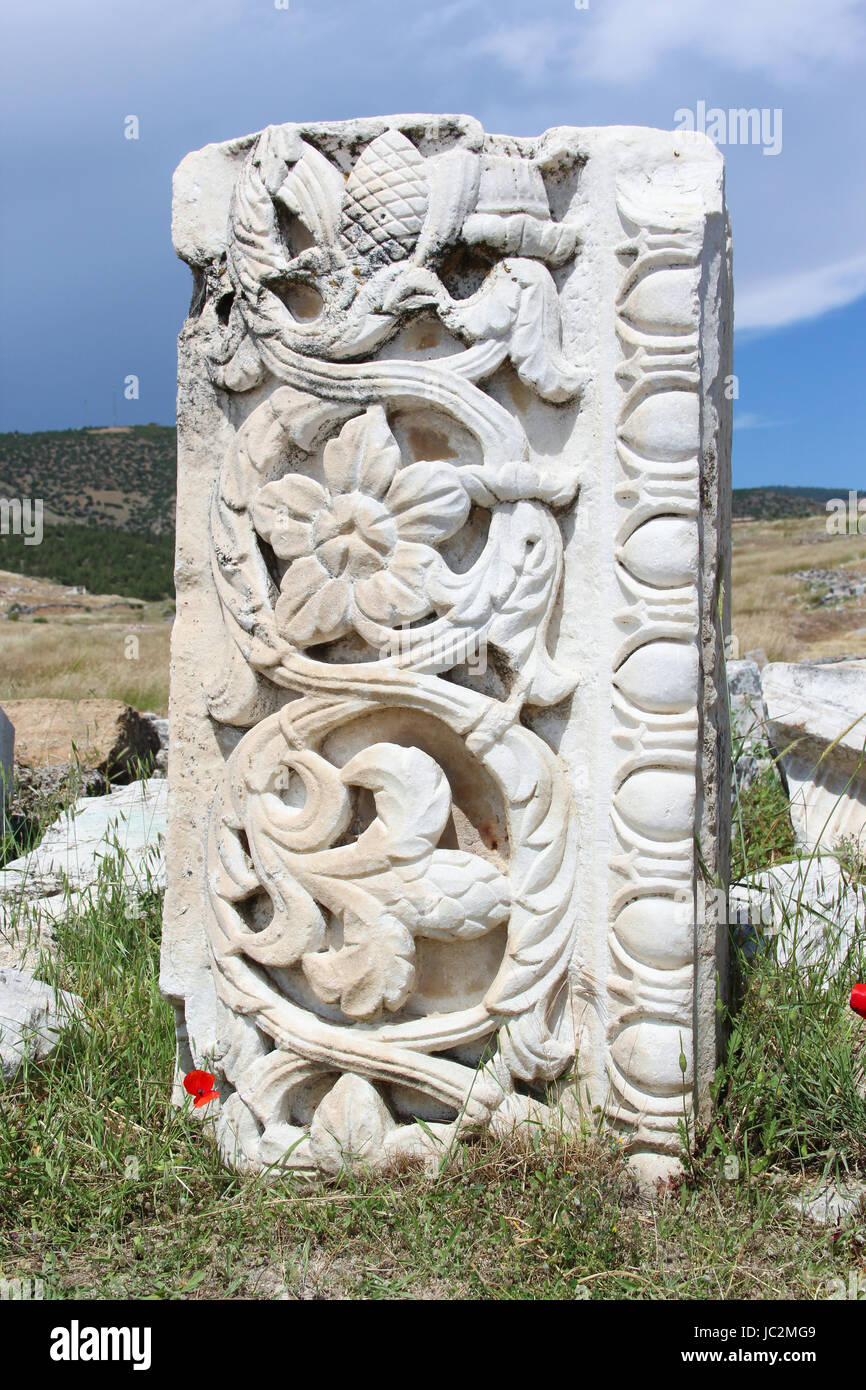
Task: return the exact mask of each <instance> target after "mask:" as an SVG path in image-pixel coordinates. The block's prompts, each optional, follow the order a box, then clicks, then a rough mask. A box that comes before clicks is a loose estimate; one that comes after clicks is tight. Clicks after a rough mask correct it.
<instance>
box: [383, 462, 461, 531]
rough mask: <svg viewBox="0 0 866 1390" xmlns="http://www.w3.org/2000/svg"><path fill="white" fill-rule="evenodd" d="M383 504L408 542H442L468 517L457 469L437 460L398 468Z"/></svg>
mask: <svg viewBox="0 0 866 1390" xmlns="http://www.w3.org/2000/svg"><path fill="white" fill-rule="evenodd" d="M385 501H386V504H387V506H388V507H389V508H390V510H391V512H392V513H393V516H394V520H395V521H396V523H397V529H398V530H399V532H400V535H401V537H402V538H403V539H404V540H407V541H428V542H432V543H433V544H435V543H436V542H437V541H444V540H445V539H446V538H447V537H448V536H453V535H454V533H455V532H456V531H459V530H460V527H461V526H462V525H463V523H464V521H465V520H466V518H467V516H468V515H469V505H470V504H469V497H468V495H467V493H466V489H465V488H464V487H463V484H462V483H461V481H460V476H459V474H458V472H457V469H456V468H454V467H452V465H451V464H450V463H442V462H441V460H436V459H431V460H428V459H425V460H423V461H422V462H420V463H410V464H409V466H408V467H407V468H401V469H400V472H399V473H398V474H397V476H396V478H395V479H394V481H393V483H392V484H391V486H390V488H389V489H388V496H387V497H386V499H385Z"/></svg>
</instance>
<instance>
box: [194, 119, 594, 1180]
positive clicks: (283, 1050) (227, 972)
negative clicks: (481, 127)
mask: <svg viewBox="0 0 866 1390" xmlns="http://www.w3.org/2000/svg"><path fill="white" fill-rule="evenodd" d="M576 243H577V233H576V228H575V225H574V224H573V223H569V222H562V221H556V220H554V218H553V216H552V214H551V211H550V207H549V205H548V201H547V192H546V189H545V183H544V178H543V176H542V172H541V169H540V167H539V166H538V165H537V164H536V163H535V162H534V160H533V158H532V156H531V154H530V153H522V154H508V155H504V154H499V153H495V152H493V151H489V152H486V151H484V150H482V149H479V148H472V147H470V146H467V145H466V144H465V143H464V144H461V143H459V142H458V143H457V144H456V145H452V146H451V147H446V148H444V149H440V150H437V151H436V152H435V153H432V154H430V153H422V151H421V150H420V149H419V148H418V145H417V143H415V142H413V140H412V139H411V138H410V136H409V135H408V134H407V133H406V132H405V131H404V130H401V129H399V128H396V127H387V128H384V129H381V130H379V131H378V132H376V133H374V134H372V136H371V138H370V139H369V140H367V141H366V142H365V143H364V144H363V148H361V149H360V150H357V151H355V152H354V153H353V154H352V156H351V158H350V159H349V161H348V166H347V162H346V159H345V157H344V158H343V159H342V163H340V162H337V161H336V160H335V159H333V158H332V157H331V156H330V155H329V154H328V153H325V152H323V150H322V148H321V147H317V145H316V144H315V143H313V142H311V141H310V140H309V139H307V138H305V136H304V135H303V134H302V133H301V132H298V131H293V130H292V129H290V128H286V129H271V130H268V131H265V132H264V133H263V134H262V135H261V136H260V137H259V138H258V140H257V142H256V143H255V145H254V146H253V147H252V148H251V150H250V151H249V154H248V155H247V157H246V161H245V163H244V166H243V169H242V171H241V173H240V177H239V178H238V181H237V186H236V188H235V193H234V197H233V200H232V207H231V216H230V226H229V249H228V258H227V267H228V276H229V279H230V283H231V286H232V289H233V294H234V302H233V307H232V309H231V313H230V315H229V320H228V323H227V325H226V327H225V331H224V334H223V336H222V339H220V338H219V336H218V335H216V336H212V337H211V339H210V353H211V359H210V371H211V375H212V378H213V380H214V382H215V383H216V384H217V385H218V386H219V387H220V388H221V389H223V390H226V391H230V392H240V393H243V392H245V391H248V390H250V389H251V388H252V387H253V386H260V385H261V384H262V383H264V382H266V380H267V375H266V374H269V375H270V377H271V378H274V379H275V380H274V384H273V386H272V387H271V388H270V389H267V390H266V392H265V394H264V396H263V398H262V399H261V400H260V401H259V402H258V403H257V404H256V406H255V408H254V409H253V410H252V411H251V412H249V413H248V414H247V416H246V419H245V422H244V423H243V425H242V426H241V427H240V429H239V430H238V432H237V434H236V437H235V439H234V442H233V444H232V446H231V448H230V450H229V451H228V453H227V455H226V458H225V460H224V462H223V466H222V470H221V474H220V478H219V481H218V484H217V487H216V489H215V491H214V494H213V500H212V508H211V544H212V566H213V578H214V583H215V586H216V590H217V593H218V594H219V598H220V602H221V605H222V611H223V616H224V623H225V632H226V636H227V639H228V644H229V645H228V651H229V653H230V655H229V660H228V665H227V667H226V675H225V676H224V677H223V678H221V680H220V683H219V685H218V686H217V687H212V688H211V689H210V690H209V692H208V693H209V700H210V709H211V714H212V717H213V718H214V719H215V720H217V721H224V720H227V719H228V720H231V721H233V722H235V723H241V724H247V725H248V726H249V732H248V733H247V734H246V735H245V736H244V737H243V738H242V739H241V741H240V743H239V744H238V746H237V748H236V749H235V751H234V753H233V754H232V755H231V757H230V758H229V759H228V762H227V763H226V767H225V773H224V776H223V779H222V784H221V786H220V788H219V790H218V795H217V798H216V801H215V803H214V807H213V811H212V814H211V823H210V842H209V850H208V861H207V883H208V901H209V916H208V935H209V940H210V947H211V952H212V959H213V976H214V981H215V984H216V988H217V992H218V994H219V996H220V998H221V999H222V1001H223V1003H224V1004H225V1005H226V1006H227V1008H228V1010H229V1015H230V1017H234V1018H235V1019H236V1024H235V1029H234V1041H233V1042H232V1045H231V1047H230V1048H229V1051H228V1052H227V1053H226V1054H225V1055H224V1056H223V1057H221V1058H214V1059H212V1060H213V1061H214V1064H215V1065H216V1066H217V1067H218V1068H219V1070H220V1072H221V1074H222V1076H223V1078H224V1079H225V1082H226V1084H227V1087H228V1088H229V1089H230V1091H231V1092H232V1094H231V1098H230V1099H229V1100H228V1102H227V1103H226V1104H225V1106H224V1107H223V1112H222V1117H221V1120H220V1136H221V1143H222V1145H223V1147H224V1149H225V1151H226V1153H227V1154H229V1156H231V1157H232V1158H233V1160H234V1161H236V1162H239V1163H241V1164H251V1165H253V1166H257V1165H261V1164H263V1163H266V1162H273V1161H278V1162H279V1163H282V1164H287V1165H289V1166H302V1167H310V1166H319V1167H322V1168H324V1169H325V1170H330V1169H332V1168H333V1167H334V1165H335V1163H336V1164H337V1166H339V1161H340V1160H339V1154H340V1153H344V1154H345V1155H346V1161H351V1162H355V1161H357V1162H364V1163H367V1164H381V1163H385V1162H388V1161H390V1160H391V1159H393V1158H395V1157H396V1156H397V1155H399V1154H407V1153H414V1152H416V1151H418V1150H419V1149H422V1150H429V1149H430V1148H431V1145H432V1146H433V1148H434V1149H435V1147H436V1146H437V1145H440V1146H441V1145H442V1144H447V1143H448V1142H450V1137H453V1136H455V1135H457V1134H460V1133H462V1132H463V1131H464V1130H466V1129H467V1128H468V1129H472V1128H473V1127H477V1126H478V1125H480V1124H486V1123H489V1122H490V1120H491V1117H492V1116H493V1115H494V1114H496V1113H497V1112H498V1111H500V1110H502V1108H503V1106H505V1107H506V1108H508V1107H511V1109H512V1110H514V1109H515V1107H516V1111H517V1112H519V1111H520V1105H521V1103H520V1101H519V1099H518V1096H517V1094H516V1092H515V1085H516V1083H530V1084H532V1085H543V1084H544V1083H545V1082H546V1081H548V1080H551V1079H553V1078H554V1077H556V1076H557V1075H559V1074H560V1073H561V1072H562V1071H563V1070H564V1069H565V1068H566V1067H567V1066H568V1064H569V1062H570V1060H571V1057H572V1053H573V1046H572V1042H571V1038H570V1034H569V1028H568V1024H567V1022H566V1023H565V1025H563V1022H562V1019H563V1012H564V1011H563V999H564V988H565V980H566V974H567V970H568V967H569V961H570V959H571V956H572V954H573V949H574V934H575V931H576V912H575V891H576V888H575V883H576V873H577V853H576V817H575V807H574V802H573V798H572V793H571V791H570V788H569V782H568V777H567V774H566V772H565V769H564V768H563V766H562V765H561V764H560V762H559V760H558V759H557V758H556V757H555V756H554V755H553V754H552V753H551V751H550V749H549V748H548V747H547V746H546V744H545V743H544V741H543V740H542V739H541V738H539V737H538V736H536V735H535V734H533V733H531V732H530V730H529V729H528V728H526V727H523V726H522V725H521V724H520V722H519V720H520V714H521V710H522V708H523V706H524V705H525V704H527V703H528V704H535V705H539V706H544V705H555V704H557V703H558V702H561V701H562V700H563V699H567V698H568V696H569V694H570V692H571V691H572V689H573V687H574V682H575V677H574V675H573V674H571V673H568V672H566V671H564V670H562V669H560V668H559V667H558V666H557V664H556V662H555V660H554V658H553V656H552V655H551V651H550V648H549V641H550V635H549V629H550V624H551V620H552V617H553V613H554V610H555V607H556V604H557V601H558V598H559V592H560V586H561V580H562V537H561V533H560V529H559V525H558V522H557V519H556V516H555V514H554V512H553V510H552V508H554V507H556V508H559V507H562V506H563V505H567V504H569V503H570V502H572V501H573V498H574V496H575V492H576V488H577V478H576V475H575V472H574V470H573V469H570V468H568V467H566V466H564V465H563V464H562V462H561V461H555V460H554V461H551V460H550V459H549V458H546V457H544V456H541V455H538V454H536V453H535V452H534V450H533V448H532V446H531V445H530V442H529V439H528V437H527V435H526V433H525V430H524V427H523V424H522V421H521V419H520V417H519V415H517V414H515V413H514V412H513V411H509V410H507V409H505V408H504V407H503V405H502V404H501V403H500V402H499V401H498V400H497V399H496V397H495V395H493V394H490V393H489V392H488V391H486V390H485V389H484V387H483V386H482V385H481V384H480V383H481V382H483V381H485V380H486V379H487V378H489V377H490V376H492V375H493V374H494V373H496V372H497V371H499V370H500V369H502V370H505V371H507V372H509V373H511V374H512V375H513V376H514V378H515V379H516V380H517V381H518V382H521V383H523V384H524V386H525V387H526V388H528V389H529V390H530V391H532V392H533V393H534V394H535V397H536V399H537V400H538V401H539V402H542V403H543V402H544V401H548V402H552V403H556V404H557V405H559V406H561V405H563V404H564V403H570V405H571V408H572V409H573V410H575V411H576V409H577V403H578V397H579V393H580V390H581V387H582V384H583V380H584V373H583V371H582V369H581V368H580V367H579V365H578V364H575V363H573V362H571V361H569V360H568V359H567V358H566V356H565V355H564V354H563V350H562V341H561V327H560V317H559V301H558V294H557V289H556V286H555V283H554V280H553V278H552V275H551V270H550V267H551V266H557V265H561V264H562V263H563V262H564V261H566V260H567V258H568V257H569V256H571V255H573V254H574V252H575V247H576ZM461 248H462V250H461ZM455 254H462V255H464V256H468V255H470V254H471V255H472V256H475V257H476V260H478V259H479V258H480V263H482V264H483V266H484V274H483V275H482V276H481V279H480V281H479V282H478V284H477V286H472V287H471V292H470V293H468V294H467V293H465V292H463V291H462V290H461V291H460V292H459V293H453V292H452V291H454V290H456V289H457V288H458V287H457V286H455V285H454V284H453V282H452V281H448V282H447V283H446V278H443V274H442V273H441V272H443V268H444V267H445V265H446V264H447V263H448V257H449V256H452V257H453V255H455ZM419 318H421V319H423V321H424V322H425V323H427V324H428V325H429V324H430V322H431V319H435V320H436V321H438V324H439V329H438V330H437V332H438V336H439V337H440V338H441V340H442V341H445V342H447V341H449V340H450V341H452V342H453V344H454V350H453V352H452V353H451V354H450V355H449V354H447V353H446V354H445V355H441V356H437V357H435V358H430V357H429V356H428V355H426V354H420V355H419V354H417V353H412V352H411V351H409V352H403V353H397V354H396V355H395V353H394V352H393V351H390V352H384V351H383V349H385V348H386V346H387V344H388V343H389V341H390V340H392V339H394V338H395V335H397V334H399V333H401V332H402V331H404V330H405V329H406V328H407V327H411V325H412V324H413V322H415V321H416V320H418V319H419ZM426 331H427V332H430V331H431V330H430V329H429V328H428V329H427V330H426ZM409 341H411V338H410V340H409ZM422 341H423V339H422ZM546 408H548V409H553V408H554V406H553V405H551V406H549V407H546ZM407 421H408V424H407V423H406V422H407ZM413 421H418V422H420V426H419V427H420V428H421V429H422V431H426V434H425V436H424V437H425V438H426V437H429V438H430V439H432V440H434V441H439V442H440V444H441V450H442V452H440V453H437V452H436V449H435V448H434V450H433V452H432V453H431V452H430V450H429V448H425V449H423V450H421V452H420V453H418V454H416V455H415V456H414V457H413V456H412V453H411V448H412V439H413V438H414V437H415V436H414V434H413V433H412V429H413V428H414V427H413V426H412V422H413ZM407 429H408V430H409V433H408V434H407ZM416 433H417V428H416ZM407 446H408V449H407ZM479 518H484V519H485V522H484V526H485V529H484V531H482V532H480V531H479ZM465 557H468V560H469V563H468V564H467V563H466V558H465ZM489 661H492V662H493V663H495V664H494V665H493V666H492V667H490V668H489V669H490V674H491V676H492V674H493V672H494V671H496V672H497V673H498V675H497V677H496V680H495V681H493V682H491V679H490V678H489V677H487V676H486V675H485V671H486V670H487V669H488V662H489ZM467 667H468V669H469V671H470V673H471V674H470V676H469V678H468V679H465V678H462V677H459V676H458V677H456V678H455V677H454V676H453V675H452V674H451V673H454V672H455V671H461V670H464V669H465V668H467ZM473 677H474V679H473ZM497 684H498V685H499V686H500V688H499V689H498V690H497V689H496V686H497ZM280 691H286V692H289V693H290V694H292V695H294V696H295V697H300V698H294V699H290V700H289V703H288V704H284V705H283V707H282V709H281V710H280V709H279V708H278V706H279V705H280V704H281V703H282V701H281V699H280V695H279V692H280ZM268 701H270V710H271V712H270V713H264V712H265V711H266V710H267V707H268ZM263 713H264V717H263ZM479 1065H480V1066H481V1071H480V1073H479V1072H478V1071H477V1067H478V1066H479ZM341 1077H342V1080H341V1079H340V1078H341ZM413 1115H417V1116H418V1118H419V1120H420V1121H422V1122H423V1123H414V1122H413V1121H412V1117H413ZM431 1126H432V1128H431Z"/></svg>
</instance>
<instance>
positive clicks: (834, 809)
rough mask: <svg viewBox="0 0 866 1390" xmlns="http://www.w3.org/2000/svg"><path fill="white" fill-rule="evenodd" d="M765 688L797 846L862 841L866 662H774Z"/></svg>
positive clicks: (865, 799)
mask: <svg viewBox="0 0 866 1390" xmlns="http://www.w3.org/2000/svg"><path fill="white" fill-rule="evenodd" d="M761 683H762V686H763V692H764V700H765V702H766V706H767V719H768V726H769V729H770V732H771V735H772V739H773V744H774V746H775V748H776V751H777V753H778V754H779V756H780V761H781V764H782V767H783V768H784V771H785V776H786V777H787V780H788V791H789V795H790V799H791V821H792V823H793V826H794V834H795V836H796V838H797V843H798V845H799V846H800V847H801V848H803V849H806V850H811V849H813V848H814V847H815V846H816V845H818V844H820V845H821V846H822V847H823V848H825V849H828V850H829V849H833V848H835V846H836V844H837V842H838V840H839V839H841V838H843V837H844V838H848V839H854V840H859V841H860V843H861V844H862V843H863V837H864V829H866V660H862V659H856V658H841V659H840V660H838V661H829V662H825V661H808V662H802V663H800V664H799V665H798V664H794V663H789V662H773V663H771V664H770V665H768V666H767V667H765V669H764V671H763V672H762V673H761Z"/></svg>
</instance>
